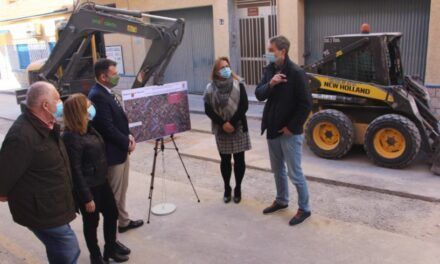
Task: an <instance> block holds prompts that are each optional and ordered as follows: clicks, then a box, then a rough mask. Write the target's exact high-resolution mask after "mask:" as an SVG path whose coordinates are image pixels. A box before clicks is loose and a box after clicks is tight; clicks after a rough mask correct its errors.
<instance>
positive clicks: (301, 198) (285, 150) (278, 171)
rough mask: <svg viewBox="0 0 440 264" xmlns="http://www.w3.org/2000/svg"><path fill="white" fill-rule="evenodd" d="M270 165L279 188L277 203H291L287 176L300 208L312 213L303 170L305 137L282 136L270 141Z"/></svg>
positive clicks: (268, 141)
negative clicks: (302, 158) (293, 186)
mask: <svg viewBox="0 0 440 264" xmlns="http://www.w3.org/2000/svg"><path fill="white" fill-rule="evenodd" d="M267 143H268V145H269V155H270V165H271V168H272V171H273V173H274V176H275V185H276V187H277V197H276V202H277V203H278V204H281V205H287V204H288V203H289V183H288V180H287V176H289V178H290V180H291V181H292V183H293V184H294V185H295V187H296V191H297V192H298V207H299V209H302V210H304V211H306V212H310V205H309V191H308V188H307V182H306V178H305V177H304V174H303V172H302V168H301V156H302V144H303V135H293V136H287V135H282V136H279V137H277V138H275V139H268V140H267Z"/></svg>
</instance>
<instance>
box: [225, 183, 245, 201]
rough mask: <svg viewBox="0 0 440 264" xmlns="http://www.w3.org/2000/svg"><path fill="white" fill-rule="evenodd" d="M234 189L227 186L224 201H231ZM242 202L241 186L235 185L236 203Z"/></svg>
mask: <svg viewBox="0 0 440 264" xmlns="http://www.w3.org/2000/svg"><path fill="white" fill-rule="evenodd" d="M231 193H232V189H231V187H225V193H224V195H223V202H225V203H229V202H230V201H231V199H232V194H231ZM240 202H241V188H240V187H235V189H234V203H237V204H238V203H240Z"/></svg>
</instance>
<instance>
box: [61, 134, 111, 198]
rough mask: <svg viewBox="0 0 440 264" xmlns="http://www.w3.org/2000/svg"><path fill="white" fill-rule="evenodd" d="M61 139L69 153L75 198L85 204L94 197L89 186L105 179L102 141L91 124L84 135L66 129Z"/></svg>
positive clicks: (102, 182) (105, 170) (105, 167)
mask: <svg viewBox="0 0 440 264" xmlns="http://www.w3.org/2000/svg"><path fill="white" fill-rule="evenodd" d="M63 141H64V144H65V145H66V149H67V153H68V154H69V159H70V165H71V170H72V177H73V183H74V190H75V194H76V198H77V200H78V202H79V203H80V204H85V203H87V202H90V201H92V200H93V199H94V198H93V195H92V192H91V191H90V188H92V187H96V186H100V185H102V184H104V183H105V182H106V181H107V159H106V156H105V144H104V141H103V139H102V138H101V136H100V135H99V133H98V132H97V131H96V130H95V129H94V128H93V127H92V126H89V127H88V130H87V133H86V134H84V135H80V134H79V133H77V132H70V131H66V132H65V133H64V134H63Z"/></svg>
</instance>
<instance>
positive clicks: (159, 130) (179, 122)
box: [122, 81, 191, 142]
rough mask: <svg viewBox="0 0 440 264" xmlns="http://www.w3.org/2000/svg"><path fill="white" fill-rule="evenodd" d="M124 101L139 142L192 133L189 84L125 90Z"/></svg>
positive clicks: (131, 126)
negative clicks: (189, 131)
mask: <svg viewBox="0 0 440 264" xmlns="http://www.w3.org/2000/svg"><path fill="white" fill-rule="evenodd" d="M122 100H123V104H124V109H125V112H126V114H127V117H128V122H129V127H130V131H131V133H132V134H133V136H134V137H135V139H136V142H142V141H147V140H150V139H158V138H163V137H166V136H170V135H174V134H177V133H181V132H184V131H188V130H190V129H191V120H190V115H189V104H188V84H187V82H186V81H184V82H175V83H168V84H164V85H160V86H147V87H143V88H137V89H129V90H123V91H122Z"/></svg>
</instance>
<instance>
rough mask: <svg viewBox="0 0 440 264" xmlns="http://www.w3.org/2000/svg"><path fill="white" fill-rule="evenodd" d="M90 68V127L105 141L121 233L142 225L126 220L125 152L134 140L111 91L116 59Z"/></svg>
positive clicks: (115, 80)
mask: <svg viewBox="0 0 440 264" xmlns="http://www.w3.org/2000/svg"><path fill="white" fill-rule="evenodd" d="M94 68H95V77H96V85H95V86H93V87H92V89H91V90H90V92H89V99H90V100H91V101H92V102H93V104H94V105H95V108H96V116H95V118H94V119H93V126H94V127H95V128H96V130H98V132H99V133H100V134H101V135H102V137H103V139H104V141H105V145H106V152H107V162H108V165H109V169H108V171H109V173H108V179H109V183H110V186H111V188H112V190H113V194H114V196H115V200H116V205H117V207H118V211H119V218H118V222H119V223H118V226H119V227H118V230H119V233H123V232H126V231H127V230H129V229H133V228H137V227H140V226H142V225H143V224H144V222H143V221H142V220H137V221H133V220H130V218H129V216H128V213H127V211H126V209H125V197H126V193H127V189H128V175H129V169H130V160H129V153H131V152H133V151H134V150H135V147H136V141H135V140H134V137H133V136H132V135H130V130H129V127H128V119H127V116H126V115H125V112H124V109H123V108H122V106H121V103H120V101H119V99H118V98H117V97H116V96H115V94H114V93H113V91H112V88H113V87H115V86H116V85H117V84H118V81H119V75H118V71H117V68H116V62H114V61H112V60H109V59H100V60H98V61H97V62H96V63H95V67H94Z"/></svg>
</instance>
